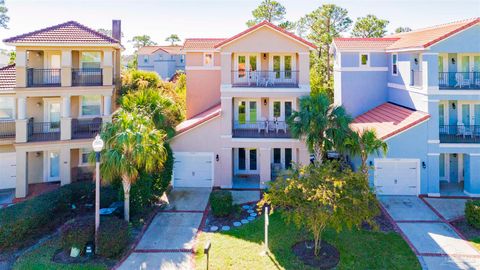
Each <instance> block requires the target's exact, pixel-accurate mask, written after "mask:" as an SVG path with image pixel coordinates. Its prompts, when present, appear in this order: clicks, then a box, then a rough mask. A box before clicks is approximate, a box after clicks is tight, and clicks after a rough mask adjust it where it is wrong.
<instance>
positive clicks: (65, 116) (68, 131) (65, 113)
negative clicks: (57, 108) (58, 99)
mask: <svg viewBox="0 0 480 270" xmlns="http://www.w3.org/2000/svg"><path fill="white" fill-rule="evenodd" d="M70 107H71V97H70V95H65V96H62V109H61V115H62V118H61V119H60V140H70V139H71V138H72V118H71V117H70Z"/></svg>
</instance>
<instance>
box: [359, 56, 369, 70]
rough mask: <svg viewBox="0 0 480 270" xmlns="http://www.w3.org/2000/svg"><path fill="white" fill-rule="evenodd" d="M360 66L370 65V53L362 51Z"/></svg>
mask: <svg viewBox="0 0 480 270" xmlns="http://www.w3.org/2000/svg"><path fill="white" fill-rule="evenodd" d="M360 66H361V67H368V66H370V55H369V54H368V53H361V54H360Z"/></svg>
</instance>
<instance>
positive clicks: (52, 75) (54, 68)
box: [43, 51, 61, 84]
mask: <svg viewBox="0 0 480 270" xmlns="http://www.w3.org/2000/svg"><path fill="white" fill-rule="evenodd" d="M44 67H45V69H49V70H48V71H45V72H43V80H44V83H46V84H59V83H61V81H60V73H61V70H60V69H61V56H60V53H59V52H48V51H47V52H45V63H44Z"/></svg>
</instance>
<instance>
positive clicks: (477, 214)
mask: <svg viewBox="0 0 480 270" xmlns="http://www.w3.org/2000/svg"><path fill="white" fill-rule="evenodd" d="M465 219H466V220H467V223H468V224H470V226H472V227H475V228H477V229H480V200H475V201H474V200H469V201H467V202H466V203H465Z"/></svg>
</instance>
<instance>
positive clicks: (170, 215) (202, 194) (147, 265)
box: [118, 188, 210, 270]
mask: <svg viewBox="0 0 480 270" xmlns="http://www.w3.org/2000/svg"><path fill="white" fill-rule="evenodd" d="M209 195H210V189H207V188H205V189H202V188H182V189H180V188H177V189H174V190H173V191H172V193H171V194H170V196H169V201H170V202H169V206H168V207H167V208H166V209H165V210H164V211H162V212H160V213H158V214H157V215H156V216H155V217H154V219H153V220H152V222H151V223H150V226H149V227H148V229H147V230H146V231H145V233H144V234H143V236H142V238H141V239H140V241H139V242H138V244H137V246H136V247H135V249H134V250H133V252H132V253H131V254H130V256H128V258H127V259H126V260H125V261H124V262H123V263H122V265H121V266H120V267H119V268H118V269H121V270H127V269H133V270H149V269H155V270H187V269H193V258H192V251H193V247H194V241H195V236H196V234H197V231H198V229H199V226H200V225H201V222H202V218H203V215H204V212H205V209H206V207H207V204H208V197H209Z"/></svg>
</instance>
